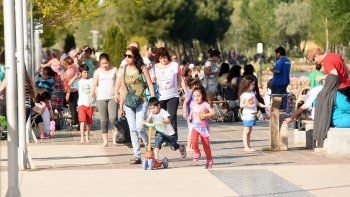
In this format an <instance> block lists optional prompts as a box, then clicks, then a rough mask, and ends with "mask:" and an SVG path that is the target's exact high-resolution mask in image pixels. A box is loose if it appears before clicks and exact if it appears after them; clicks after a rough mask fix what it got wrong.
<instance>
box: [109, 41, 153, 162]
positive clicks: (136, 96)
mask: <svg viewBox="0 0 350 197" xmlns="http://www.w3.org/2000/svg"><path fill="white" fill-rule="evenodd" d="M124 56H125V60H126V64H127V65H126V67H125V68H122V69H123V70H121V71H120V73H121V76H120V77H119V78H118V81H117V85H116V88H115V94H116V95H115V97H116V100H117V101H119V112H118V113H119V115H120V116H122V115H124V114H125V115H126V118H127V120H128V125H129V129H130V137H131V143H132V147H133V153H134V158H133V159H131V160H130V164H141V152H140V145H139V142H138V133H140V134H141V139H142V141H143V143H144V144H145V145H146V146H147V144H148V135H147V133H146V131H145V130H144V126H143V121H144V120H145V118H146V113H147V109H148V102H147V98H146V94H145V88H146V87H149V91H150V93H151V96H152V97H154V96H155V94H154V89H153V85H152V81H151V77H150V74H149V72H148V69H147V68H146V66H145V64H144V62H143V60H142V57H141V55H140V51H139V49H138V48H136V47H134V46H130V47H129V48H128V49H127V51H126V53H125V54H124ZM121 87H122V88H123V89H125V90H126V92H127V94H126V96H125V97H124V96H123V97H119V96H118V93H119V90H120V88H121ZM119 98H123V99H119ZM124 98H125V99H124ZM130 101H135V102H130Z"/></svg>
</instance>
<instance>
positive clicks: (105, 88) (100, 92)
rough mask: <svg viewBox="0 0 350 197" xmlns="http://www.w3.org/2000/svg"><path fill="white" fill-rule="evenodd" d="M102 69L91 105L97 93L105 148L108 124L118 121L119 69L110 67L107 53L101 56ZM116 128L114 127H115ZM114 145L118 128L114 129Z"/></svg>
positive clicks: (94, 88) (95, 75) (98, 74)
mask: <svg viewBox="0 0 350 197" xmlns="http://www.w3.org/2000/svg"><path fill="white" fill-rule="evenodd" d="M99 59H100V67H99V68H98V69H97V70H96V71H95V73H94V78H93V84H92V88H91V94H90V103H91V102H92V98H93V97H94V95H95V93H96V88H97V98H96V104H97V108H98V111H99V113H100V120H101V131H102V138H103V144H102V146H103V147H106V146H108V122H110V123H111V124H112V125H114V123H115V121H116V120H117V112H118V105H117V103H116V102H115V100H114V88H115V84H116V81H117V73H118V69H117V68H115V67H113V66H112V65H110V63H109V56H108V54H106V53H102V54H101V55H100V58H99ZM113 128H114V126H113ZM113 130H114V132H113V143H115V140H114V137H115V134H116V128H114V129H113Z"/></svg>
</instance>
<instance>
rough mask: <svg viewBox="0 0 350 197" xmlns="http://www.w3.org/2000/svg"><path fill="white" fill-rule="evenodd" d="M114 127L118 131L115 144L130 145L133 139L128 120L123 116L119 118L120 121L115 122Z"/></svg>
mask: <svg viewBox="0 0 350 197" xmlns="http://www.w3.org/2000/svg"><path fill="white" fill-rule="evenodd" d="M114 126H115V128H116V129H117V130H118V132H117V134H116V136H115V143H117V144H123V143H130V142H131V138H130V130H129V125H128V120H127V119H126V118H125V117H124V116H122V117H120V118H119V120H118V121H116V122H115V124H114Z"/></svg>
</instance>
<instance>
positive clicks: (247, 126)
mask: <svg viewBox="0 0 350 197" xmlns="http://www.w3.org/2000/svg"><path fill="white" fill-rule="evenodd" d="M254 87H255V80H254V77H253V76H251V75H247V76H245V77H243V79H242V81H241V83H240V86H239V91H238V96H239V98H240V107H241V108H242V109H243V111H242V120H243V125H244V130H243V137H242V138H243V144H244V151H247V152H252V151H255V150H254V149H253V148H251V147H250V134H251V132H252V128H253V126H254V124H255V121H256V119H255V115H256V114H257V112H258V111H257V105H259V106H260V107H265V105H263V104H261V103H259V102H258V100H257V99H256V97H255V92H254Z"/></svg>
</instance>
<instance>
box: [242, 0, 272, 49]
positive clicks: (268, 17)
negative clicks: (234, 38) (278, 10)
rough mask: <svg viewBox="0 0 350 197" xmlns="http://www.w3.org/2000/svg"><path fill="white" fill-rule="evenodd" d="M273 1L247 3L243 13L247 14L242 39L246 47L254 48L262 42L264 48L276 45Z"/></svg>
mask: <svg viewBox="0 0 350 197" xmlns="http://www.w3.org/2000/svg"><path fill="white" fill-rule="evenodd" d="M275 5H276V3H275V2H274V1H271V0H270V1H265V0H256V1H254V3H252V2H249V5H248V6H247V7H245V9H247V10H244V12H245V13H246V14H247V16H246V17H247V20H246V21H247V22H246V26H245V27H244V30H243V39H244V40H245V42H246V44H247V45H248V46H254V47H255V46H256V44H257V43H259V42H262V43H263V44H264V46H266V48H268V47H272V46H273V47H274V46H275V45H276V44H277V42H276V41H277V39H276V38H277V31H276V23H275V16H274V13H273V9H274V7H275Z"/></svg>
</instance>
